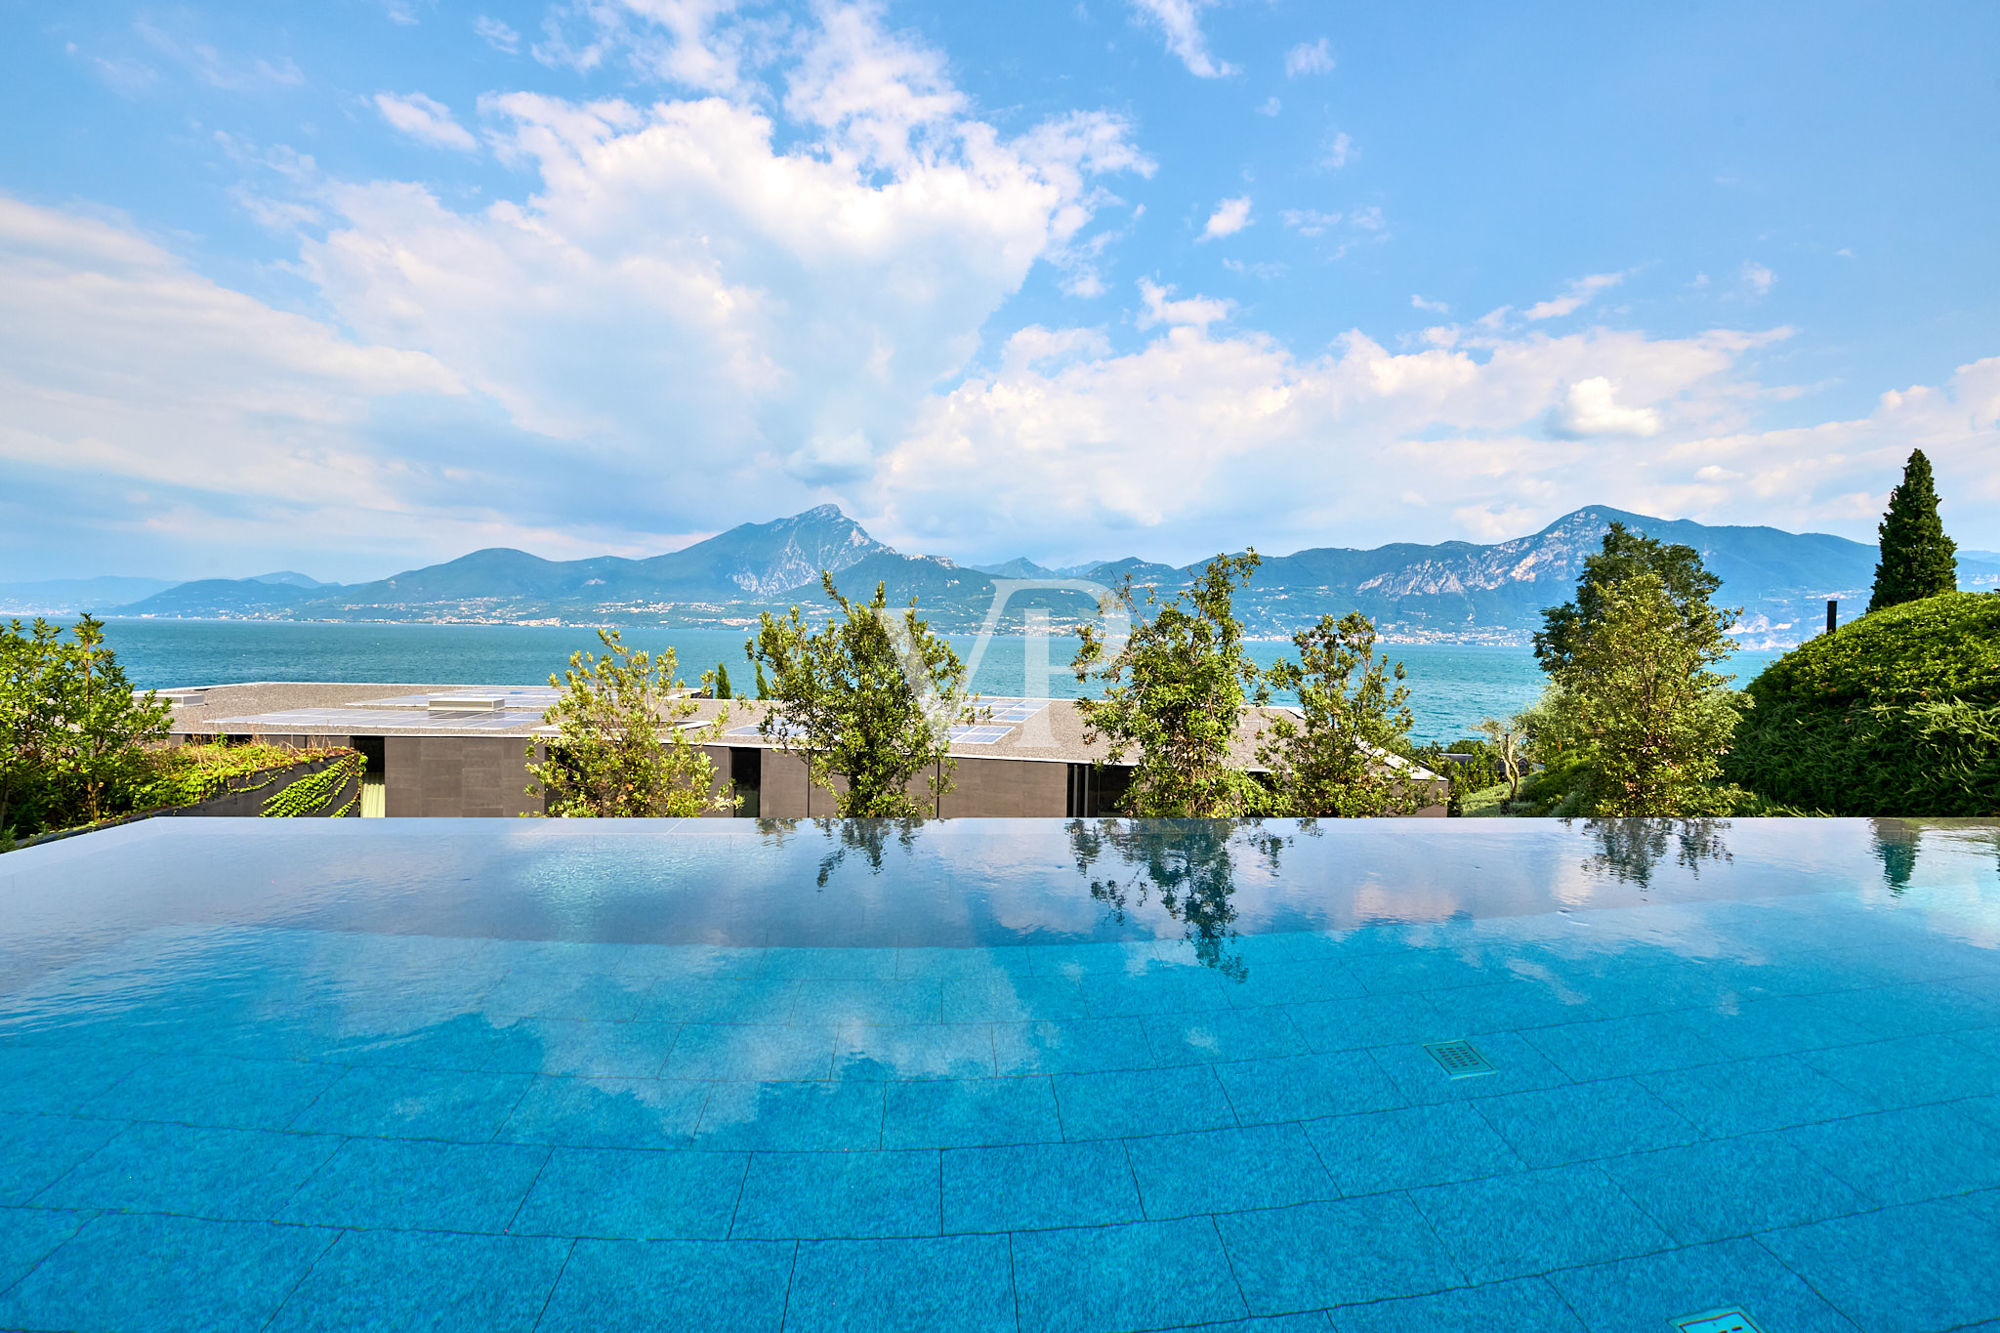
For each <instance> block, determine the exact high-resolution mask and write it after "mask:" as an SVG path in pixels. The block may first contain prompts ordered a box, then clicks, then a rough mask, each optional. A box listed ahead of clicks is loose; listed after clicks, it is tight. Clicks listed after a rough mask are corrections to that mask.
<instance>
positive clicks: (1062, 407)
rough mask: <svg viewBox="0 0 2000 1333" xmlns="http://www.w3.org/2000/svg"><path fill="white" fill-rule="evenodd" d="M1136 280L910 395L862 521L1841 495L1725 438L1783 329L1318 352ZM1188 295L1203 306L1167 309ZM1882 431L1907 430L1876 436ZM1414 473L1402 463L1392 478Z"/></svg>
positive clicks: (894, 523)
mask: <svg viewBox="0 0 2000 1333" xmlns="http://www.w3.org/2000/svg"><path fill="white" fill-rule="evenodd" d="M1140 294H1141V297H1142V299H1143V301H1144V302H1145V304H1146V307H1147V311H1148V314H1147V316H1146V317H1142V320H1141V325H1142V327H1151V328H1154V329H1156V332H1155V333H1154V334H1153V338H1152V341H1151V342H1150V343H1148V344H1146V345H1145V346H1144V347H1142V348H1140V349H1138V350H1136V351H1130V352H1125V353H1120V354H1107V355H1090V356H1078V357H1074V358H1071V359H1069V360H1067V361H1065V362H1064V363H1063V364H1061V365H1059V366H1054V367H1046V366H1037V367H1022V366H1018V365H1009V366H1005V367H1003V368H1001V369H999V370H997V371H994V372H992V373H988V374H974V375H972V376H969V377H968V378H967V379H966V380H965V381H964V382H963V383H962V384H960V385H958V386H956V387H954V388H953V389H952V390H951V391H950V392H949V393H946V394H944V395H943V396H941V397H935V398H933V399H931V400H930V402H929V403H928V405H927V407H926V410H925V412H924V413H923V414H922V415H921V416H920V417H919V419H918V421H917V423H916V425H915V426H914V428H913V429H912V430H910V431H909V432H908V433H907V435H906V436H905V437H904V438H903V439H902V440H901V442H900V443H899V444H898V445H897V446H896V447H895V448H894V449H893V450H891V451H890V453H889V454H888V456H887V458H886V459H885V467H884V470H883V471H882V472H881V473H880V474H878V476H877V479H876V483H875V484H874V485H873V486H872V487H868V488H866V489H865V490H862V491H861V492H859V493H860V494H862V495H863V496H865V497H867V501H866V502H872V503H873V504H874V505H875V506H876V508H875V510H874V512H875V513H876V514H877V515H879V517H880V522H881V524H882V530H883V531H884V532H885V533H894V532H897V531H899V530H901V531H909V530H913V529H919V528H921V527H922V526H923V524H924V519H923V517H922V516H923V515H924V514H926V513H928V512H932V511H934V510H937V509H938V508H940V507H941V506H944V505H946V504H948V503H950V500H949V498H948V497H952V496H958V495H968V494H976V495H979V496H980V497H981V505H980V511H979V513H978V514H977V515H964V516H961V518H962V522H961V523H959V524H957V525H955V537H956V541H957V549H959V550H967V549H970V550H971V551H975V552H977V551H982V550H998V549H1000V548H1006V549H1026V550H1030V551H1036V550H1043V551H1051V552H1061V551H1070V550H1074V549H1075V546H1076V538H1075V536H1074V534H1076V533H1077V532H1083V533H1086V534H1089V535H1090V545H1091V546H1092V547H1093V548H1101V549H1104V550H1107V551H1108V550H1120V551H1121V553H1122V550H1123V549H1125V548H1135V549H1139V550H1141V551H1142V552H1144V553H1146V554H1148V555H1149V558H1163V559H1177V560H1178V559H1191V558H1194V557H1197V556H1199V555H1201V554H1203V553H1204V552H1207V551H1213V550H1216V549H1224V548H1230V547H1233V546H1238V545H1241V544H1242V543H1243V542H1244V541H1246V540H1251V539H1253V538H1254V540H1255V541H1256V542H1257V544H1258V545H1259V546H1260V547H1261V548H1263V549H1267V550H1280V551H1281V550H1286V549H1292V548H1294V547H1297V546H1307V545H1326V544H1329V542H1330V541H1336V542H1337V543H1338V544H1341V545H1349V544H1354V545H1363V544H1370V543H1373V542H1377V541H1386V540H1395V539H1404V540H1415V539H1418V536H1419V535H1420V534H1434V535H1435V536H1437V537H1440V538H1441V537H1443V536H1447V535H1453V534H1458V533H1462V532H1463V531H1464V528H1463V526H1462V518H1461V517H1459V516H1458V514H1459V511H1461V510H1465V511H1467V512H1471V510H1474V509H1476V510H1479V511H1484V512H1489V513H1492V514H1496V515H1505V516H1511V517H1508V518H1506V520H1505V521H1506V522H1510V523H1511V522H1518V521H1519V520H1520V518H1521V516H1522V515H1524V514H1532V515H1533V516H1534V517H1535V519H1536V520H1537V521H1539V522H1545V521H1547V520H1548V519H1550V518H1553V517H1555V516H1556V515H1558V514H1560V513H1563V512H1565V511H1566V510H1568V509H1571V508H1575V507H1576V506H1578V505H1581V504H1585V503H1591V502H1596V503H1608V504H1614V505H1620V506H1622V507H1625V508H1630V509H1634V510H1637V511H1639V512H1644V513H1659V512H1662V511H1665V512H1668V513H1675V514H1692V515H1694V516H1703V515H1706V516H1707V517H1709V518H1710V519H1711V520H1715V521H1741V520H1742V519H1743V518H1744V517H1745V516H1746V515H1749V516H1751V517H1752V518H1753V520H1754V521H1775V520H1774V519H1773V518H1771V517H1770V512H1775V511H1766V512H1764V514H1763V516H1762V517H1756V516H1757V515H1758V513H1759V511H1760V505H1762V504H1765V503H1767V502H1765V501H1760V502H1757V503H1751V502H1749V501H1748V500H1747V499H1746V496H1747V495H1748V493H1749V492H1748V489H1747V487H1746V488H1745V489H1743V490H1734V489H1731V488H1728V487H1718V486H1716V485H1714V484H1712V483H1710V482H1708V481H1705V480H1702V479H1700V478H1698V477H1696V476H1695V472H1696V470H1697V469H1699V468H1700V467H1703V466H1706V465H1708V464H1711V463H1715V464H1718V465H1722V466H1733V467H1735V468H1736V469H1737V470H1740V471H1742V472H1744V473H1745V475H1746V476H1749V477H1753V478H1763V480H1760V481H1758V482H1756V483H1755V484H1756V485H1758V486H1760V487H1763V488H1764V489H1765V491H1766V492H1767V493H1768V494H1773V495H1776V496H1778V497H1780V498H1781V500H1782V503H1783V506H1786V507H1789V511H1790V512H1794V513H1803V512H1804V511H1808V510H1817V509H1819V508H1821V507H1822V506H1826V505H1831V504H1836V503H1845V501H1839V500H1835V499H1834V498H1832V497H1834V496H1835V495H1838V494H1844V493H1845V491H1847V490H1849V489H1851V486H1850V485H1848V484H1847V477H1846V475H1845V474H1847V473H1849V472H1850V471H1851V470H1852V465H1851V464H1850V463H1848V462H1845V461H1843V462H1840V463H1838V464H1831V465H1829V464H1826V463H1825V462H1824V460H1819V461H1816V462H1815V464H1814V468H1813V471H1812V475H1811V476H1798V477H1795V478H1793V479H1792V480H1790V481H1787V480H1785V479H1783V478H1778V477H1773V476H1768V475H1767V473H1768V471H1769V469H1767V468H1764V467H1761V466H1759V465H1758V464H1755V463H1745V462H1743V461H1740V460H1739V461H1737V462H1734V463H1732V462H1731V461H1730V460H1732V459H1738V458H1739V455H1742V454H1746V453H1757V452H1761V451H1762V450H1763V445H1761V444H1759V443H1757V441H1759V440H1761V439H1762V438H1763V437H1760V436H1758V435H1757V434H1755V432H1754V431H1752V430H1751V429H1750V427H1749V423H1750V421H1751V412H1752V410H1753V409H1754V407H1755V404H1756V402H1757V389H1756V385H1755V382H1754V380H1751V379H1749V378H1748V377H1747V376H1746V374H1745V371H1746V369H1747V365H1748V362H1749V361H1750V360H1751V359H1752V358H1754V357H1755V356H1756V355H1757V354H1758V352H1759V350H1760V349H1762V348H1764V347H1767V346H1769V345H1770V344H1771V343H1772V342H1774V341H1775V340H1778V339H1781V338H1783V337H1784V336H1785V333H1786V331H1784V330H1773V331H1766V332H1740V331H1729V330H1719V331H1714V332H1710V333H1704V334H1701V335H1698V336H1694V337H1689V338H1678V339H1655V338H1649V337H1647V336H1646V335H1644V334H1638V333H1630V332H1614V331H1607V330H1602V329H1594V330H1587V331H1582V332H1578V333H1575V334H1571V335H1567V336H1564V337H1560V338H1552V337H1549V336H1547V335H1546V334H1543V333H1540V332H1532V333H1522V334H1514V335H1493V336H1486V335H1476V336H1474V335H1463V336H1459V337H1457V338H1456V339H1455V341H1456V342H1457V345H1456V346H1451V347H1442V346H1427V347H1424V348H1422V349H1421V350H1414V351H1409V352H1405V353H1392V352H1390V351H1387V350H1386V349H1384V348H1383V347H1382V346H1381V345H1380V344H1379V343H1377V342H1376V341H1375V340H1373V339H1371V338H1369V337H1367V336H1366V335H1365V334H1363V333H1361V332H1359V331H1351V332H1349V333H1347V334H1345V335H1344V336H1342V337H1341V338H1340V339H1338V340H1336V343H1335V345H1334V348H1333V350H1331V351H1330V352H1327V353H1326V354H1324V355H1300V354H1298V353H1295V352H1294V351H1292V350H1291V349H1289V348H1287V347H1285V346H1284V345H1283V344H1281V343H1279V342H1278V341H1276V340H1275V339H1272V338H1270V337H1268V336H1266V335H1263V334H1259V333H1256V332H1250V331H1245V332H1240V333H1225V332H1222V331H1221V330H1219V329H1218V328H1217V327H1215V326H1216V325H1217V323H1218V322H1219V321H1220V320H1222V319H1223V318H1225V317H1226V313H1227V312H1226V309H1225V308H1222V306H1221V303H1217V302H1205V301H1203V300H1202V299H1201V298H1190V299H1189V300H1188V301H1184V302H1183V301H1175V300H1173V299H1172V292H1171V289H1169V288H1167V287H1165V286H1163V285H1160V284H1157V283H1150V282H1149V283H1146V284H1143V285H1142V287H1141V289H1140ZM1196 304H1201V305H1203V306H1204V307H1206V308H1203V309H1201V310H1199V311H1195V310H1186V309H1184V307H1186V306H1192V305H1196ZM1197 315H1198V316H1199V318H1197V317H1196V316H1197ZM1984 378H1985V383H1986V384H1987V385H1988V386H1990V387H1989V388H1988V389H1987V390H1986V392H1987V395H1988V402H1989V404H1990V405H1989V406H1988V407H1987V409H1986V412H1987V425H1986V426H1985V427H1984V428H1983V429H1984V432H1985V433H1984V439H1985V441H1986V442H1987V444H1988V446H1989V447H1990V446H1991V445H1992V444H1993V443H1996V442H2000V433H1996V432H1995V430H1994V427H1993V425H1992V418H1993V417H1994V416H1995V415H2000V360H1996V362H1995V363H1994V366H1993V369H1992V370H1991V371H1989V372H1987V374H1986V375H1985V377H1984ZM1593 379H1597V380H1600V381H1601V382H1602V383H1603V385H1604V390H1603V391H1602V392H1601V393H1600V392H1599V391H1598V390H1597V389H1596V388H1595V386H1587V383H1586V382H1587V381H1590V380H1593ZM1612 384H1615V385H1617V386H1619V388H1618V392H1617V393H1615V394H1612V393H1610V392H1609V386H1610V385H1612ZM1579 390H1581V392H1579ZM1551 403H1555V404H1558V405H1559V406H1561V407H1563V408H1565V409H1568V408H1571V407H1573V408H1574V409H1575V411H1574V412H1573V413H1572V414H1571V415H1572V416H1573V417H1574V420H1572V421H1571V423H1570V424H1572V425H1575V426H1578V427H1589V428H1591V429H1592V430H1595V431H1599V432H1602V431H1604V430H1606V429H1610V428H1615V429H1619V430H1623V431H1625V432H1626V433H1627V434H1628V435H1631V436H1635V437H1643V438H1647V441H1648V442H1647V445H1646V448H1645V451H1644V452H1643V453H1635V452H1633V451H1631V450H1607V449H1605V448H1604V446H1603V444H1602V443H1598V442H1593V441H1590V440H1584V439H1576V440H1571V439H1564V438H1554V439H1552V438H1550V432H1549V431H1548V429H1547V426H1548V418H1549V415H1550V412H1549V407H1550V404H1551ZM1621 403H1631V404H1642V403H1645V404H1668V403H1671V404H1672V411H1671V413H1669V412H1668V411H1667V410H1665V409H1664V408H1663V407H1652V408H1638V407H1629V408H1628V407H1624V406H1621ZM1898 410H1901V411H1907V410H1908V408H1907V405H1903V406H1901V407H1899V409H1898ZM1645 413H1651V414H1652V415H1651V416H1650V417H1648V416H1646V415H1642V414H1645ZM1620 414H1624V415H1620ZM1935 415H1936V416H1937V417H1938V418H1939V419H1940V420H1943V419H1944V418H1945V417H1946V415H1947V414H1946V413H1944V412H1942V411H1937V412H1936V413H1935ZM1896 429H1897V427H1896V426H1895V425H1893V424H1892V425H1891V426H1889V427H1888V430H1887V431H1886V432H1879V433H1882V434H1885V435H1891V434H1893V432H1894V431H1895V430H1896ZM1842 430H1843V431H1850V430H1851V431H1853V432H1855V433H1857V434H1859V433H1878V432H1877V428H1875V427H1871V426H1861V425H1855V426H1852V427H1843V428H1842ZM1648 431H1650V432H1651V433H1650V435H1648V434H1647V432H1648ZM1895 447H1901V448H1903V449H1905V450H1906V449H1907V444H1900V445H1894V444H1892V445H1891V446H1890V448H1889V450H1888V451H1887V452H1893V449H1894V448H1895ZM1930 447H1931V445H1930V444H1928V443H1926V444H1925V448H1926V449H1927V450H1928V449H1929V448H1930ZM1940 447H1944V446H1940ZM1949 447H1950V450H1951V452H1952V453H1953V455H1954V456H1955V457H1961V458H1964V457H1971V456H1972V453H1971V451H1972V450H1974V449H1975V448H1976V447H1977V443H1976V441H1975V440H1973V439H1968V438H1965V437H1964V433H1963V432H1961V433H1960V436H1959V438H1957V439H1956V440H1955V441H1954V442H1953V444H1952V445H1951V446H1949ZM1794 451H1795V452H1798V453H1802V454H1811V452H1812V451H1811V448H1810V446H1806V447H1804V448H1799V447H1797V446H1794ZM1885 456H1886V454H1885ZM1412 477H1422V478H1424V479H1425V483H1424V485H1423V486H1422V487H1419V488H1414V489H1413V488H1411V487H1410V486H1409V484H1408V479H1409V478H1412ZM1995 489H1996V491H2000V486H1996V487H1995ZM1274 497H1292V498H1288V499H1284V500H1274ZM1996 498H2000V497H1996ZM1995 507H1996V508H2000V504H1996V505H1995ZM1495 521H1496V522H1498V521H1501V520H1498V519H1496V520H1495ZM1801 521H1802V522H1812V523H1819V525H1820V526H1821V527H1822V528H1823V527H1824V526H1825V523H1824V522H1823V521H1822V520H1820V519H1818V518H1815V519H1812V520H1805V519H1803V518H1802V519H1801ZM1532 526H1534V525H1533V524H1528V525H1526V527H1527V528H1530V529H1531V528H1532ZM1522 530H1524V529H1523V528H1518V527H1517V528H1514V529H1513V531H1512V532H1510V533H1508V534H1506V535H1514V534H1516V533H1518V532H1520V531H1522ZM1336 534H1337V535H1336ZM1486 535H1495V534H1492V533H1488V534H1486ZM1082 554H1088V552H1084V553H1082Z"/></svg>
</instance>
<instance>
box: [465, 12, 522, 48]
mask: <svg viewBox="0 0 2000 1333" xmlns="http://www.w3.org/2000/svg"><path fill="white" fill-rule="evenodd" d="M472 30H473V31H474V32H476V33H478V34H479V35H480V36H481V37H482V38H484V39H485V41H486V44H487V45H488V46H490V47H492V48H493V49H494V50H496V51H504V52H506V53H507V54H508V55H510V56H511V55H516V54H518V53H519V52H520V50H521V34H520V33H518V32H516V31H514V29H512V28H510V27H508V26H507V24H505V23H503V22H502V21H500V20H499V19H496V18H489V17H487V16H486V15H484V14H481V15H480V16H479V17H478V18H475V19H474V20H472Z"/></svg>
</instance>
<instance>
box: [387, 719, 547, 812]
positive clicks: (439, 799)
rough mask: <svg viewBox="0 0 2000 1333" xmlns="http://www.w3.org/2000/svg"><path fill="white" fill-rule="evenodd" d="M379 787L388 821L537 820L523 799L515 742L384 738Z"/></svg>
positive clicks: (520, 747) (520, 746) (520, 751)
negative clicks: (528, 816) (530, 817)
mask: <svg viewBox="0 0 2000 1333" xmlns="http://www.w3.org/2000/svg"><path fill="white" fill-rule="evenodd" d="M382 745H383V748H382V766H383V781H384V784H385V788H386V793H387V797H388V813H389V817H390V818H391V819H396V818H405V819H408V818H418V819H480V818H486V819H492V818H510V817H512V816H515V815H524V814H540V813H541V811H542V802H541V800H540V798H538V797H532V796H529V795H528V760H527V745H526V743H525V741H524V739H523V738H522V737H520V736H387V737H384V738H383V743H382Z"/></svg>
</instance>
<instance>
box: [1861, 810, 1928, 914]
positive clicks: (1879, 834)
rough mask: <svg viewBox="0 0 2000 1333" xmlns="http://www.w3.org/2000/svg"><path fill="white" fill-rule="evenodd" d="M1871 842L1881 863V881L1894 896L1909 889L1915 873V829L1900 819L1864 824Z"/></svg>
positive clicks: (1914, 826) (1873, 820)
mask: <svg viewBox="0 0 2000 1333" xmlns="http://www.w3.org/2000/svg"><path fill="white" fill-rule="evenodd" d="M1868 823H1869V827H1870V831H1871V832H1872V833H1873V835H1874V839H1875V855H1876V856H1878V857H1880V858H1881V861H1882V879H1883V881H1884V882H1885V883H1887V884H1888V886H1889V892H1891V893H1893V894H1895V895H1896V896H1897V897H1899V898H1900V897H1902V896H1903V890H1905V889H1907V888H1909V887H1910V877H1911V876H1913V875H1915V874H1916V873H1917V836H1918V830H1917V826H1916V825H1914V824H1907V823H1904V822H1903V821H1902V820H1900V819H1871V820H1869V821H1868Z"/></svg>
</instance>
